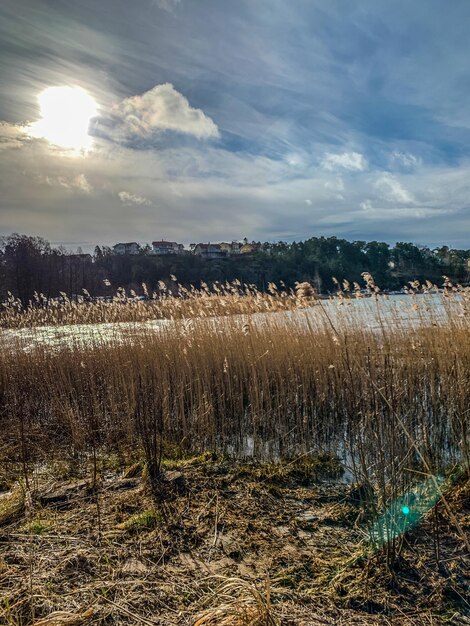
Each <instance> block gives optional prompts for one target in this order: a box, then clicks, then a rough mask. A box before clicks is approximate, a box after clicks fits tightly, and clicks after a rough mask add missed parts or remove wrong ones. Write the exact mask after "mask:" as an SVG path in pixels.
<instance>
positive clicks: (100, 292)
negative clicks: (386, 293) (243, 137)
mask: <svg viewBox="0 0 470 626" xmlns="http://www.w3.org/2000/svg"><path fill="white" fill-rule="evenodd" d="M469 259H470V250H454V249H451V248H448V247H447V246H442V247H439V248H435V249H430V248H427V247H424V246H417V245H414V244H412V243H402V242H400V243H397V244H396V245H395V246H389V245H388V244H386V243H383V242H379V241H371V242H365V241H353V242H350V241H346V240H345V239H338V238H336V237H312V238H310V239H307V240H306V241H301V242H293V243H285V242H278V243H266V244H263V245H262V246H261V247H260V249H259V250H257V251H256V252H254V253H253V254H245V255H238V256H232V257H227V258H221V259H205V258H201V257H198V256H195V255H192V254H187V255H168V256H155V255H153V254H151V252H149V250H148V249H143V250H142V252H141V253H140V254H137V255H116V254H114V253H113V252H112V250H111V249H110V248H108V247H106V246H104V247H100V246H97V247H96V248H95V251H94V254H93V255H88V254H80V253H77V254H71V253H70V252H68V251H66V250H65V249H63V248H60V247H59V248H54V247H53V246H51V245H50V244H49V243H48V242H47V241H46V240H44V239H42V238H40V237H30V236H27V235H19V234H16V233H14V234H12V235H10V236H8V237H3V238H2V239H0V298H1V300H4V299H5V298H6V297H7V295H8V292H11V293H12V294H13V295H14V296H15V297H17V298H20V299H21V300H22V301H23V302H27V301H29V300H30V299H32V298H33V297H34V294H35V292H36V293H37V294H41V293H42V294H44V296H46V297H56V296H59V294H60V292H64V293H66V294H67V295H68V296H72V295H78V294H82V293H83V290H84V289H85V290H87V291H88V292H89V293H90V294H91V295H92V296H112V295H113V294H114V293H115V292H116V289H117V288H118V287H124V288H125V289H126V290H131V289H134V290H135V292H136V293H137V294H142V283H145V284H146V285H147V286H148V287H149V289H151V288H153V287H155V286H156V285H157V283H158V281H164V282H167V281H170V276H171V275H174V276H176V277H177V279H178V281H179V283H181V284H183V285H185V286H187V285H189V284H192V285H195V286H198V287H199V286H200V284H201V282H205V283H208V284H212V283H215V282H216V281H219V282H225V281H229V282H230V281H233V280H235V279H238V280H240V281H241V282H242V283H252V284H255V285H256V286H257V287H258V289H260V290H262V291H264V290H265V289H266V288H267V287H268V284H269V283H270V282H274V283H276V284H281V281H282V282H283V283H284V284H285V286H286V287H288V288H289V287H294V286H295V282H296V281H299V282H302V281H309V282H311V283H312V285H313V286H314V287H315V288H316V289H317V290H318V291H321V292H323V293H328V292H330V291H335V290H336V287H335V283H334V280H333V277H335V278H336V279H337V280H339V281H341V280H342V279H347V280H349V281H350V282H352V281H357V282H361V274H362V272H370V273H371V274H372V275H373V277H374V279H375V282H376V284H377V285H379V286H380V287H381V289H382V290H397V289H400V288H402V287H403V286H404V285H405V284H407V283H408V282H409V281H412V280H421V281H424V280H426V279H427V280H430V281H432V282H433V283H436V284H438V285H442V282H443V279H442V277H443V276H444V275H445V276H448V277H449V278H450V279H451V280H452V281H454V282H459V283H463V284H467V283H468V282H469V279H470V266H469Z"/></svg>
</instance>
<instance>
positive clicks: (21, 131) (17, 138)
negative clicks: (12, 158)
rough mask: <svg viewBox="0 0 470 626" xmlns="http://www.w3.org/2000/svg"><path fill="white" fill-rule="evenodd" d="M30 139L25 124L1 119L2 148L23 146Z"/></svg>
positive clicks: (0, 146)
mask: <svg viewBox="0 0 470 626" xmlns="http://www.w3.org/2000/svg"><path fill="white" fill-rule="evenodd" d="M27 140H28V136H27V134H26V131H25V128H24V126H21V125H19V124H9V123H8V122H1V121H0V150H8V149H9V148H21V146H22V145H23V143H24V142H25V141H27Z"/></svg>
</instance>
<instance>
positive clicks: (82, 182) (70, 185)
mask: <svg viewBox="0 0 470 626" xmlns="http://www.w3.org/2000/svg"><path fill="white" fill-rule="evenodd" d="M34 179H35V180H36V181H37V182H38V183H40V184H43V185H48V186H49V187H62V188H63V189H67V190H68V191H79V192H81V193H85V194H90V193H91V192H92V191H93V187H92V186H91V185H90V183H89V182H88V179H87V177H86V176H85V174H77V175H75V176H74V175H72V176H55V175H54V176H51V175H49V174H46V175H43V174H38V175H37V176H35V177H34Z"/></svg>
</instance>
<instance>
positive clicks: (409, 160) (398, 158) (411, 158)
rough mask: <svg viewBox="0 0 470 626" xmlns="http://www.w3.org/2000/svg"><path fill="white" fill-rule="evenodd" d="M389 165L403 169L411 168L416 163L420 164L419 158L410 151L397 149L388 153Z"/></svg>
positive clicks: (415, 165) (416, 164)
mask: <svg viewBox="0 0 470 626" xmlns="http://www.w3.org/2000/svg"><path fill="white" fill-rule="evenodd" d="M390 165H391V166H392V167H393V166H397V165H398V166H399V167H402V168H404V169H410V170H412V169H414V168H415V167H417V166H418V165H421V159H419V158H418V157H416V156H415V155H414V154H411V153H410V152H399V151H398V150H395V151H394V152H392V154H391V155H390Z"/></svg>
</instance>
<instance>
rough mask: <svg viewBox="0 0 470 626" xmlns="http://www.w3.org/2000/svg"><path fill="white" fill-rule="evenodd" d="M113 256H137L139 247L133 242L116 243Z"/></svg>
mask: <svg viewBox="0 0 470 626" xmlns="http://www.w3.org/2000/svg"><path fill="white" fill-rule="evenodd" d="M113 250H114V254H139V252H140V246H139V244H138V243H136V242H135V241H131V242H129V243H117V244H116V245H115V246H113Z"/></svg>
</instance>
